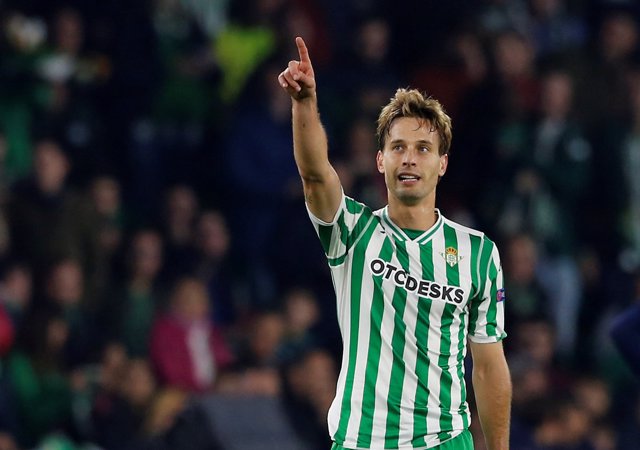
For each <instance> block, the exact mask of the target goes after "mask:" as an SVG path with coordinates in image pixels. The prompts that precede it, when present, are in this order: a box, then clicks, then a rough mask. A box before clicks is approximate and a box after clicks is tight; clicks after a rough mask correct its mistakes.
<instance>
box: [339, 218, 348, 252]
mask: <svg viewBox="0 0 640 450" xmlns="http://www.w3.org/2000/svg"><path fill="white" fill-rule="evenodd" d="M346 214H347V213H346V212H344V211H342V213H341V214H340V217H338V223H337V225H338V228H339V229H340V241H342V243H343V244H344V245H347V238H348V237H349V227H347V223H346V221H345V219H344V216H345V215H346Z"/></svg>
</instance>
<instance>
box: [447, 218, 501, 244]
mask: <svg viewBox="0 0 640 450" xmlns="http://www.w3.org/2000/svg"><path fill="white" fill-rule="evenodd" d="M442 221H443V224H444V225H446V226H448V227H450V228H453V229H454V230H456V232H457V233H460V234H466V235H468V236H475V237H477V238H480V239H483V240H484V239H488V240H490V239H489V238H488V237H487V236H486V235H485V234H484V233H483V232H482V231H480V230H476V229H474V228H470V227H467V226H465V225H461V224H459V223H458V222H454V221H453V220H451V219H447V218H446V217H444V216H442Z"/></svg>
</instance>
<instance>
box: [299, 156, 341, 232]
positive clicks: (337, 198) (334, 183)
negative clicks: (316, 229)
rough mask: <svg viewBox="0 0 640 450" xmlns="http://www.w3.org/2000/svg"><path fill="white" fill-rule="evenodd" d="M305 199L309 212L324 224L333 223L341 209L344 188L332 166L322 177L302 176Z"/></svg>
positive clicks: (329, 166)
mask: <svg viewBox="0 0 640 450" xmlns="http://www.w3.org/2000/svg"><path fill="white" fill-rule="evenodd" d="M302 186H303V188H304V198H305V202H306V204H307V207H308V208H309V211H310V212H311V213H312V214H313V215H314V216H316V217H317V218H318V219H320V220H322V221H324V222H332V221H333V219H334V218H335V216H336V213H337V212H338V209H339V208H340V202H341V200H342V186H341V185H340V179H339V178H338V174H337V173H336V171H335V169H334V168H333V166H331V164H327V167H326V168H325V169H324V170H323V171H322V173H321V175H320V176H314V177H305V176H302Z"/></svg>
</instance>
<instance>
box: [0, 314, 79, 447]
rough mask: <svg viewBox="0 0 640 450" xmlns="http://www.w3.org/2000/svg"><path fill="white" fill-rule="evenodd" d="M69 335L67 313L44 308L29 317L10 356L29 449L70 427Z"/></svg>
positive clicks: (22, 432)
mask: <svg viewBox="0 0 640 450" xmlns="http://www.w3.org/2000/svg"><path fill="white" fill-rule="evenodd" d="M68 337H69V326H68V324H67V322H66V320H65V318H64V316H63V315H62V314H60V313H57V312H55V311H53V310H51V309H40V310H39V311H37V312H35V313H34V314H33V315H31V316H30V317H28V318H27V319H26V321H25V325H24V327H23V329H22V333H21V337H20V343H19V345H18V348H17V349H16V350H15V351H14V352H13V353H12V354H11V355H10V356H9V359H8V362H7V373H8V376H9V380H10V381H9V382H10V385H11V387H12V392H13V393H14V397H15V402H16V407H15V411H16V414H17V416H18V419H19V427H20V428H19V436H18V437H19V440H20V443H21V444H22V445H25V446H27V447H28V448H30V446H32V445H34V444H35V443H37V442H38V441H39V440H40V439H42V438H43V437H44V436H46V435H47V434H48V433H51V432H54V431H56V430H60V429H61V430H68V429H69V427H70V423H71V387H70V385H69V381H68V379H67V376H66V373H65V370H66V365H65V357H64V349H65V347H66V345H67V342H68Z"/></svg>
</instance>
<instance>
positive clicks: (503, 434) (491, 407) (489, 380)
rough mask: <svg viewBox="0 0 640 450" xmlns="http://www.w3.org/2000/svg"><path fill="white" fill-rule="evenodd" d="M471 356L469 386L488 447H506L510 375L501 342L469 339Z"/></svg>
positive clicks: (495, 449)
mask: <svg viewBox="0 0 640 450" xmlns="http://www.w3.org/2000/svg"><path fill="white" fill-rule="evenodd" d="M469 347H470V349H471V355H472V357H473V377H472V379H473V388H474V391H475V394H476V404H477V406H478V416H479V417H480V424H481V425H482V431H483V432H484V439H485V442H486V444H487V449H488V450H508V448H509V418H510V415H511V376H510V375H509V368H508V367H507V361H506V359H505V357H504V351H503V349H502V342H496V343H492V344H478V343H474V342H471V341H470V342H469Z"/></svg>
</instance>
